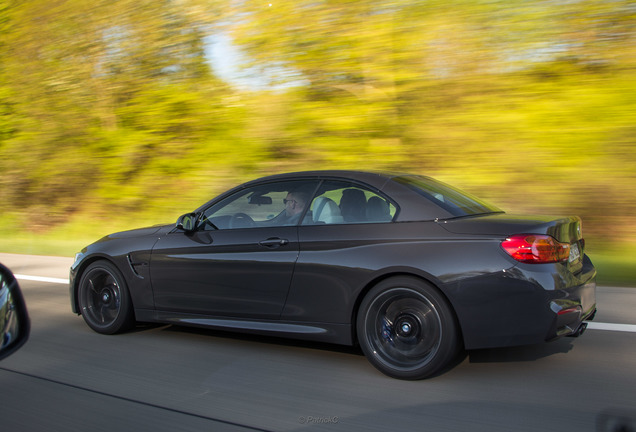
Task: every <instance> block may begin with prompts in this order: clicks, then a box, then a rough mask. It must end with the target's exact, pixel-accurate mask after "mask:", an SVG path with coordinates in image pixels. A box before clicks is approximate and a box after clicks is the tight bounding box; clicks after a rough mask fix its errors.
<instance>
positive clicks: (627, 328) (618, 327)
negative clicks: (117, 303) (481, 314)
mask: <svg viewBox="0 0 636 432" xmlns="http://www.w3.org/2000/svg"><path fill="white" fill-rule="evenodd" d="M14 276H15V277H16V279H21V280H30V281H36V282H49V283H56V284H64V285H68V284H69V280H68V279H61V278H50V277H42V276H27V275H20V274H16V275H14ZM587 328H588V329H592V330H609V331H619V332H629V333H636V324H610V323H602V322H593V321H587Z"/></svg>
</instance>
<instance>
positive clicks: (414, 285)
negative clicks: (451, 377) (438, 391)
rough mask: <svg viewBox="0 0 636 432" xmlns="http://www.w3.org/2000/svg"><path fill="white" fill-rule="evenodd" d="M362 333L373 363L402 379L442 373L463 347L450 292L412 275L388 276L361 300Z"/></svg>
mask: <svg viewBox="0 0 636 432" xmlns="http://www.w3.org/2000/svg"><path fill="white" fill-rule="evenodd" d="M357 332H358V342H359V343H360V347H361V348H362V351H363V352H364V354H365V355H366V357H367V358H368V360H369V361H370V362H371V364H373V366H375V367H376V368H377V369H378V370H380V371H381V372H382V373H384V374H386V375H388V376H391V377H394V378H400V379H410V380H415V379H422V378H426V377H429V376H431V375H433V374H435V373H437V372H439V371H440V370H441V369H443V368H444V367H445V366H447V365H448V364H449V363H450V362H451V361H452V360H453V359H454V358H456V356H457V354H458V352H459V348H460V340H459V331H458V325H457V323H456V318H455V315H454V312H453V310H452V308H451V307H450V306H449V304H448V302H447V301H446V299H445V297H444V296H443V295H442V294H441V293H440V292H439V291H438V290H437V289H436V288H434V287H432V286H430V285H428V284H426V283H425V282H424V281H421V280H419V279H416V278H411V277H396V278H391V279H387V280H385V281H383V282H381V283H380V284H378V285H377V286H375V287H374V288H372V289H371V290H370V291H369V293H368V294H367V295H366V296H365V298H364V299H363V301H362V303H361V305H360V309H359V313H358V318H357Z"/></svg>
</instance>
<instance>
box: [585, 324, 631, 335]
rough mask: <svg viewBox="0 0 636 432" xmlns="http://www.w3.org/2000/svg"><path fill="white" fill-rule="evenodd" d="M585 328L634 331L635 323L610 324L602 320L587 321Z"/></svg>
mask: <svg viewBox="0 0 636 432" xmlns="http://www.w3.org/2000/svg"><path fill="white" fill-rule="evenodd" d="M587 328H588V329H593V330H609V331H620V332H630V333H636V324H610V323H602V322H588V323H587Z"/></svg>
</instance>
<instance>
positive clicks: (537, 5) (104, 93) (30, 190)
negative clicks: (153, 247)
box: [0, 0, 636, 248]
mask: <svg viewBox="0 0 636 432" xmlns="http://www.w3.org/2000/svg"><path fill="white" fill-rule="evenodd" d="M632 3H633V2H630V1H628V0H614V1H597V0H583V1H576V2H565V3H563V2H561V3H559V2H528V1H524V0H507V1H505V2H504V1H498V0H495V1H493V0H483V1H482V0H470V1H469V0H451V1H448V0H427V1H405V0H392V1H379V2H368V1H357V0H352V1H329V0H324V1H323V0H321V1H314V0H311V1H309V0H277V1H275V2H252V1H249V2H233V1H229V0H216V1H210V0H180V1H174V0H160V1H157V0H153V1H150V0H141V1H140V0H134V1H133V0H116V1H106V0H97V1H94V2H85V1H81V0H59V1H55V2H53V3H51V2H50V1H44V0H28V1H23V2H7V1H2V2H0V50H1V52H2V53H3V61H2V63H0V205H2V208H3V211H2V213H1V214H0V222H2V221H4V222H2V226H3V227H6V226H12V225H13V223H14V222H15V221H25V220H28V221H30V222H29V223H28V224H21V226H23V231H24V232H28V233H30V234H29V235H36V236H38V238H44V237H46V236H48V237H49V238H59V237H60V235H58V234H56V233H63V232H65V230H68V229H71V230H76V229H77V230H79V231H80V232H81V231H83V232H84V234H86V235H82V234H78V235H76V236H75V237H76V238H82V237H91V235H90V234H91V233H93V232H95V233H97V232H100V235H101V234H105V233H106V232H108V231H104V232H102V231H101V228H104V230H106V229H113V230H116V229H121V228H128V227H134V226H140V225H147V224H152V223H158V222H166V221H167V222H171V221H172V220H174V219H176V217H177V216H178V215H179V214H180V213H184V212H186V211H189V210H192V209H193V208H196V207H197V206H198V205H200V204H201V203H203V202H205V201H206V200H207V199H209V198H210V197H212V196H213V195H215V194H216V193H218V192H221V191H222V190H224V189H226V188H227V187H229V186H232V185H234V184H236V183H237V182H240V181H243V180H246V179H248V178H254V177H257V176H260V175H262V174H271V173H274V172H282V171H291V170H301V169H315V168H360V169H379V170H398V171H413V172H419V173H425V174H429V175H433V176H437V177H439V178H441V179H442V180H445V181H448V182H450V183H453V184H456V185H458V186H462V187H464V188H466V189H469V190H470V191H472V192H475V193H476V194H478V195H480V196H483V197H484V198H486V199H489V200H491V201H494V202H495V203H497V204H498V205H500V206H501V207H503V208H506V209H510V210H512V211H515V212H537V213H538V212H541V213H565V214H571V213H575V214H579V215H581V216H582V217H583V219H584V222H585V231H586V235H587V237H588V244H590V245H597V246H598V247H601V248H609V247H610V246H612V245H614V244H617V243H636V223H635V221H634V216H633V215H634V214H636V204H635V201H634V200H633V199H632V198H631V191H632V190H634V188H635V187H636V174H635V173H636V142H635V138H634V137H636V127H635V126H634V125H635V124H636V108H635V107H636V81H634V79H633V76H634V72H635V69H636V25H635V24H636V15H635V14H634V8H633V4H632ZM214 32H222V33H223V34H226V35H230V36H231V37H232V40H233V43H234V46H235V47H236V48H238V49H239V50H240V51H241V52H242V59H243V63H244V64H243V65H242V66H243V67H244V74H245V75H246V76H250V75H253V76H254V77H258V78H259V81H258V82H259V83H261V84H260V86H257V85H255V86H254V87H253V88H246V87H245V85H244V84H243V86H242V87H241V86H239V85H237V84H236V83H227V82H223V81H222V80H221V79H219V78H218V77H216V76H215V75H214V73H213V70H212V69H211V68H210V62H212V61H219V60H218V59H209V58H207V57H206V50H205V45H206V39H205V38H206V37H207V36H209V35H210V34H212V33H214ZM263 82H269V83H270V84H271V88H269V89H264V88H263V85H262V83H263ZM243 83H245V81H243ZM34 214H36V215H38V217H36V218H32V216H31V215H34ZM89 221H90V222H89ZM78 227H79V228H78ZM81 227H85V228H84V229H83V230H82V229H81ZM608 227H611V229H610V228H608ZM33 233H35V234H33ZM2 247H3V246H2V243H0V248H2Z"/></svg>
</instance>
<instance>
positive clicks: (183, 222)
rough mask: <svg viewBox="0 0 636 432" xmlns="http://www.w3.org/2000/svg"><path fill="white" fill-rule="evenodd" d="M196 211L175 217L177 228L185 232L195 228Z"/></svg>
mask: <svg viewBox="0 0 636 432" xmlns="http://www.w3.org/2000/svg"><path fill="white" fill-rule="evenodd" d="M198 219H199V215H198V213H187V214H184V215H183V216H180V217H179V219H177V228H178V229H181V230H184V231H185V232H192V231H194V230H195V229H196V228H197V220H198Z"/></svg>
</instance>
